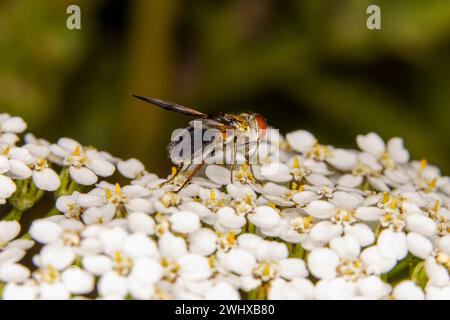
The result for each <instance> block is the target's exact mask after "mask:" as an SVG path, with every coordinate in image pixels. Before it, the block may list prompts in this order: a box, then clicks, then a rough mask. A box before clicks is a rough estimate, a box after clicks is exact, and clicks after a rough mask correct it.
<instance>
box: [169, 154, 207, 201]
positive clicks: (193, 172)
mask: <svg viewBox="0 0 450 320" xmlns="http://www.w3.org/2000/svg"><path fill="white" fill-rule="evenodd" d="M204 164H205V161H202V163H200V164H198V165H197V166H196V167H195V168H194V170H192V173H191V174H190V175H189V177H188V178H187V179H186V181H185V182H184V183H183V184H182V185H181V187H180V188H179V189H178V190H176V191H175V192H176V193H178V192H180V191H181V190H182V189H183V188H184V187H185V186H186V185H187V184H188V183H189V182H191V180H192V178H193V177H194V176H195V175H196V174H197V173H198V171H199V170H200V169H201V168H202V167H203V165H204Z"/></svg>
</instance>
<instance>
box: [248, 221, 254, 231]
mask: <svg viewBox="0 0 450 320" xmlns="http://www.w3.org/2000/svg"><path fill="white" fill-rule="evenodd" d="M247 233H256V226H255V225H254V224H253V223H251V222H250V221H247Z"/></svg>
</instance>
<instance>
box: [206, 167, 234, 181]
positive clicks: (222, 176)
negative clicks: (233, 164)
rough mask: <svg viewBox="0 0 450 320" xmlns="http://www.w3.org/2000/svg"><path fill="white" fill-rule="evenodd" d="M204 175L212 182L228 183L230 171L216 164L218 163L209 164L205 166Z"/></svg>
mask: <svg viewBox="0 0 450 320" xmlns="http://www.w3.org/2000/svg"><path fill="white" fill-rule="evenodd" d="M205 175H206V176H207V177H208V178H209V179H211V180H212V181H213V182H215V183H217V184H220V185H226V184H229V183H230V181H231V180H230V179H231V173H230V170H228V169H227V168H225V167H222V166H218V165H209V166H207V167H206V170H205Z"/></svg>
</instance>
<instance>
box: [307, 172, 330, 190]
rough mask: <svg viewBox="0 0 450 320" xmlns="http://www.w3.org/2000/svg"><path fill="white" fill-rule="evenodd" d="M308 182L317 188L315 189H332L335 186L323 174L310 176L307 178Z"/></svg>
mask: <svg viewBox="0 0 450 320" xmlns="http://www.w3.org/2000/svg"><path fill="white" fill-rule="evenodd" d="M306 180H307V181H308V182H309V184H311V185H313V186H315V187H324V186H327V187H332V186H333V182H331V180H330V179H328V178H327V177H325V176H323V175H321V174H315V173H313V174H310V175H309V176H307V177H306Z"/></svg>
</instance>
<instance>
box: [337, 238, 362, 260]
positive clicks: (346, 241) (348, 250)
mask: <svg viewBox="0 0 450 320" xmlns="http://www.w3.org/2000/svg"><path fill="white" fill-rule="evenodd" d="M330 248H331V249H333V250H334V251H335V252H336V253H337V254H338V256H339V257H340V258H341V259H351V260H353V259H356V258H358V257H359V253H360V252H361V248H360V246H359V243H358V241H356V239H355V238H353V237H352V236H350V235H345V236H343V237H338V238H333V239H331V241H330Z"/></svg>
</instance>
